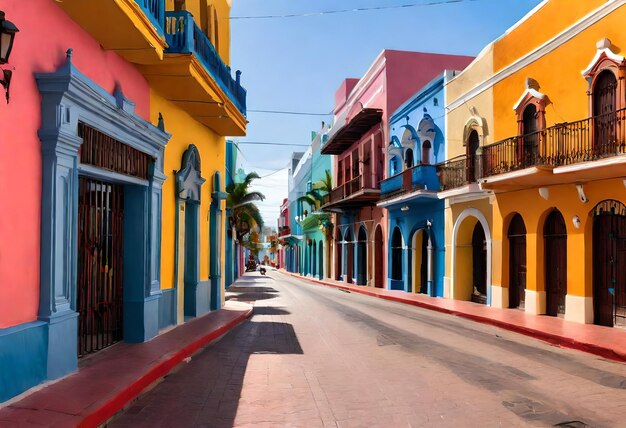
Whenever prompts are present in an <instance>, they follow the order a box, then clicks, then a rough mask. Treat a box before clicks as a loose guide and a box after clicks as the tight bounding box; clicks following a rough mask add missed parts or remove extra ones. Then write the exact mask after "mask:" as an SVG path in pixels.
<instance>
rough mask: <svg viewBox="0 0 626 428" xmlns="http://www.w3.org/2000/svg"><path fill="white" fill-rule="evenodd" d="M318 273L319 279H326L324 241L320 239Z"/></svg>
mask: <svg viewBox="0 0 626 428" xmlns="http://www.w3.org/2000/svg"><path fill="white" fill-rule="evenodd" d="M317 248H318V250H317V264H318V266H317V275H318V278H319V279H324V243H323V242H322V241H321V240H320V241H319V242H318V243H317Z"/></svg>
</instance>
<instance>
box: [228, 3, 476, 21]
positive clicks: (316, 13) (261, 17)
mask: <svg viewBox="0 0 626 428" xmlns="http://www.w3.org/2000/svg"><path fill="white" fill-rule="evenodd" d="M470 1H472V2H473V1H478V0H436V1H429V2H427V3H410V4H401V5H396V6H374V7H357V8H352V9H337V10H324V11H320V12H305V13H290V14H285V15H257V16H231V17H230V19H231V20H234V19H272V18H296V17H304V16H322V15H332V14H338V13H348V12H366V11H372V10H386V9H402V8H409V7H428V6H439V5H442V4H452V3H465V2H470Z"/></svg>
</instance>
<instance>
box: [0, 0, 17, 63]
mask: <svg viewBox="0 0 626 428" xmlns="http://www.w3.org/2000/svg"><path fill="white" fill-rule="evenodd" d="M18 31H20V30H18V28H17V27H16V26H15V24H13V23H12V22H11V21H8V20H6V19H4V12H3V11H1V10H0V64H6V63H7V62H9V55H11V49H13V40H14V39H15V33H17V32H18Z"/></svg>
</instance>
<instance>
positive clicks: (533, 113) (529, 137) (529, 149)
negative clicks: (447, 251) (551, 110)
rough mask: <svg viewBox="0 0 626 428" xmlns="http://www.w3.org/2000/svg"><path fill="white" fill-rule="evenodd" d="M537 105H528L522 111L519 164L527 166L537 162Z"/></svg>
mask: <svg viewBox="0 0 626 428" xmlns="http://www.w3.org/2000/svg"><path fill="white" fill-rule="evenodd" d="M537 131H538V126H537V107H535V105H534V104H530V105H528V106H527V107H526V108H525V109H524V113H522V136H523V137H522V147H521V153H520V155H521V159H520V161H521V165H520V167H522V168H527V167H530V166H533V165H536V163H537V153H539V134H538V133H537Z"/></svg>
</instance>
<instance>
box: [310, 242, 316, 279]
mask: <svg viewBox="0 0 626 428" xmlns="http://www.w3.org/2000/svg"><path fill="white" fill-rule="evenodd" d="M315 250H317V243H316V242H315V240H312V241H311V242H310V243H309V252H310V254H311V269H310V271H311V276H312V277H315V276H316V275H317V257H316V256H317V251H315Z"/></svg>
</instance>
